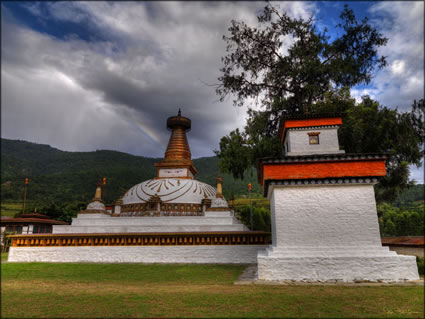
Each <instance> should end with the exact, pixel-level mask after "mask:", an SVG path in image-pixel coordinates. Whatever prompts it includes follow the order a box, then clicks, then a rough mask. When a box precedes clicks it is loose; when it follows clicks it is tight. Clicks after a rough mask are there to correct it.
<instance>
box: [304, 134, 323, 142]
mask: <svg viewBox="0 0 425 319" xmlns="http://www.w3.org/2000/svg"><path fill="white" fill-rule="evenodd" d="M307 134H308V139H309V143H310V144H319V134H320V133H319V132H312V133H307Z"/></svg>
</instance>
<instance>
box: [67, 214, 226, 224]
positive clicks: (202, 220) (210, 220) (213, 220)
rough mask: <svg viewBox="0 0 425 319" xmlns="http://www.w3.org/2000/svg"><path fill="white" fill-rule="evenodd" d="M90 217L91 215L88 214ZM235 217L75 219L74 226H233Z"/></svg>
mask: <svg viewBox="0 0 425 319" xmlns="http://www.w3.org/2000/svg"><path fill="white" fill-rule="evenodd" d="M87 215H89V214H87ZM233 223H234V219H233V217H205V216H164V217H106V218H88V217H84V218H80V217H78V218H73V219H72V225H73V226H109V225H110V226H112V225H114V226H136V225H140V226H172V225H232V224H233Z"/></svg>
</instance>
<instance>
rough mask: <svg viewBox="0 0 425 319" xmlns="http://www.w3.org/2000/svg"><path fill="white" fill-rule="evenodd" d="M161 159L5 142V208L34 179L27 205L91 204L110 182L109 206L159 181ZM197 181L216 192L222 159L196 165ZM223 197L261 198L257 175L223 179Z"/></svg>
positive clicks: (107, 189)
mask: <svg viewBox="0 0 425 319" xmlns="http://www.w3.org/2000/svg"><path fill="white" fill-rule="evenodd" d="M160 160H161V159H160V158H149V157H143V156H134V155H130V154H126V153H122V152H116V151H106V150H101V151H95V152H65V151H61V150H58V149H55V148H53V147H50V146H49V145H42V144H36V143H31V142H26V141H20V140H9V139H1V185H2V187H1V199H2V202H8V201H22V198H23V189H24V179H25V178H26V177H28V178H29V184H28V197H27V198H28V200H29V201H30V202H33V203H40V204H42V205H43V206H44V205H46V204H49V203H56V204H65V203H76V202H88V201H89V200H90V199H92V198H93V195H94V191H95V187H96V182H97V181H98V180H99V178H100V177H106V178H107V185H106V187H105V202H106V203H112V202H113V201H114V200H116V199H118V198H119V197H120V196H121V195H123V194H124V193H125V191H126V190H128V189H129V188H130V187H131V186H133V185H135V184H137V183H140V182H142V181H144V180H147V179H150V178H152V177H154V176H155V175H156V169H155V167H154V163H155V162H158V161H160ZM193 161H194V164H195V167H196V168H197V170H198V175H197V176H196V179H197V180H199V181H202V182H205V183H208V184H210V185H213V186H215V184H216V178H217V172H218V167H217V161H218V159H217V157H215V156H212V157H203V158H198V159H194V160H193ZM222 175H223V182H224V194H225V195H226V196H229V195H230V193H231V192H232V193H233V194H234V195H235V196H236V195H242V194H246V193H247V184H248V183H252V186H253V192H256V193H260V192H261V191H260V189H261V188H260V185H259V184H258V183H257V173H256V171H255V170H253V171H252V172H250V173H247V174H246V175H247V176H246V177H245V180H243V181H240V180H235V179H233V178H232V177H231V176H230V175H227V174H222Z"/></svg>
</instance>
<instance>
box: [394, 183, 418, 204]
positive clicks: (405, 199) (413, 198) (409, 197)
mask: <svg viewBox="0 0 425 319" xmlns="http://www.w3.org/2000/svg"><path fill="white" fill-rule="evenodd" d="M424 200H425V188H424V185H423V184H422V185H412V186H410V187H408V188H407V189H405V190H404V191H403V192H401V193H400V196H399V197H398V198H397V200H396V201H395V202H394V206H397V207H401V208H406V207H410V206H411V205H412V204H420V203H421V202H422V203H423V202H424Z"/></svg>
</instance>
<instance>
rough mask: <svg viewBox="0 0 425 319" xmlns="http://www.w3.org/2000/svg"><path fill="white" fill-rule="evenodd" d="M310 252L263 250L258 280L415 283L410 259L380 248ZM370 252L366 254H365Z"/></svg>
mask: <svg viewBox="0 0 425 319" xmlns="http://www.w3.org/2000/svg"><path fill="white" fill-rule="evenodd" d="M364 248H366V249H365V250H361V249H351V250H350V249H341V250H335V249H332V250H327V251H326V250H323V249H316V251H315V252H312V251H309V250H307V251H302V250H301V249H299V250H298V251H297V252H296V253H294V252H295V251H294V250H292V249H291V250H277V249H276V248H275V249H267V250H266V251H261V252H259V254H258V257H257V261H258V279H259V280H271V281H295V282H361V281H370V282H397V281H406V280H418V279H419V275H418V269H417V265H416V258H415V257H414V256H402V255H397V254H395V253H394V252H390V251H388V249H385V247H384V248H382V249H380V247H378V248H373V247H364ZM367 249H370V250H367Z"/></svg>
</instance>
